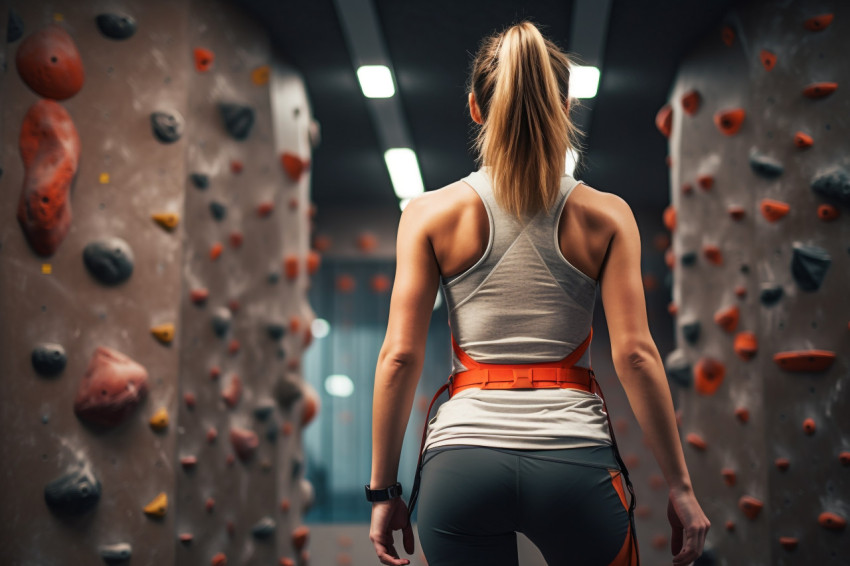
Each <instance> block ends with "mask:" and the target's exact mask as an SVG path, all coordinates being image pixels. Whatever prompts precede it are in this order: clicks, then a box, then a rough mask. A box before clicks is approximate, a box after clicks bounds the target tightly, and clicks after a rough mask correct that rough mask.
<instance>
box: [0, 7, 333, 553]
mask: <svg viewBox="0 0 850 566" xmlns="http://www.w3.org/2000/svg"><path fill="white" fill-rule="evenodd" d="M0 7H2V14H3V20H2V21H0V24H3V25H2V34H3V38H4V40H3V42H2V44H3V46H4V48H5V51H4V55H3V56H4V60H5V61H6V62H7V65H6V68H5V73H3V75H2V83H0V96H2V103H3V104H2V107H0V108H1V110H0V124H2V130H0V133H2V145H0V150H2V151H0V167H2V176H1V177H0V185H2V190H0V195H1V196H0V199H2V201H0V212H2V214H4V215H5V220H4V221H3V222H0V262H2V268H0V289H2V293H0V316H2V317H3V320H4V322H5V323H6V324H4V325H2V328H0V349H2V350H1V351H0V371H2V375H3V376H4V382H3V383H4V386H5V388H4V393H3V402H2V403H0V423H2V427H3V431H4V432H3V435H2V440H0V455H2V458H3V461H4V470H5V479H6V481H7V483H8V485H10V486H14V487H13V488H12V489H7V490H4V493H3V495H2V497H0V508H2V510H3V514H4V516H5V517H6V518H7V519H6V520H5V522H4V528H3V530H2V534H0V556H2V557H3V559H4V563H10V564H90V563H99V562H104V561H105V562H107V563H116V564H117V563H126V562H128V561H130V560H131V561H132V563H138V564H154V563H155V564H219V565H221V564H224V563H225V562H228V563H231V564H234V563H235V564H260V563H271V562H275V563H280V564H295V563H300V564H304V563H306V561H307V559H308V554H307V550H306V544H307V539H308V536H309V531H308V530H307V529H306V528H305V527H302V526H301V517H302V514H303V511H304V509H305V508H306V507H307V506H309V504H310V498H311V486H310V485H309V483H307V482H306V481H305V480H303V469H302V468H303V455H302V454H301V452H300V438H301V430H302V427H303V426H304V425H306V424H308V423H309V422H310V420H311V418H312V416H313V415H315V413H316V411H317V410H318V403H317V401H316V396H315V395H314V394H313V392H312V390H311V389H310V388H309V387H308V386H306V385H305V384H304V382H303V379H302V377H301V371H300V364H299V360H300V358H301V355H302V352H303V350H304V349H305V348H306V347H307V346H308V345H309V342H310V337H309V334H308V332H307V329H308V328H309V322H310V320H311V318H312V316H313V314H312V311H311V310H310V307H309V305H308V304H307V301H306V288H307V285H308V283H309V272H310V271H314V270H315V269H316V267H317V266H318V256H317V255H316V254H315V253H308V252H309V250H308V241H309V224H310V220H309V217H310V215H311V213H312V211H311V206H310V202H309V163H310V155H311V151H312V145H313V144H315V143H317V142H318V127H317V124H315V122H313V120H312V117H311V112H310V108H309V103H308V100H307V96H306V92H305V90H304V87H303V82H302V81H301V79H300V78H299V77H298V75H297V74H296V73H294V71H293V70H292V69H290V68H288V67H286V66H284V65H282V64H280V63H279V62H278V59H277V58H276V57H275V56H274V55H273V54H272V52H271V48H270V46H269V41H268V37H267V34H266V32H265V31H264V30H263V28H262V27H261V26H260V25H259V24H257V23H256V22H254V21H252V20H250V19H248V18H246V17H245V16H244V15H243V14H241V13H239V11H238V10H237V9H236V8H234V6H233V5H231V3H230V2H225V1H223V0H221V1H218V0H217V1H214V2H210V1H204V2H200V1H197V2H194V3H193V2H189V1H186V2H169V1H166V0H156V1H147V2H142V1H141V0H135V1H133V0H125V1H120V2H112V3H110V4H109V7H108V10H109V11H108V12H107V11H105V10H104V6H101V5H95V4H94V3H87V2H73V1H71V0H57V1H55V2H50V3H46V2H34V3H33V2H23V1H18V0H13V1H11V2H5V3H2V4H0ZM7 23H8V25H6V24H7Z"/></svg>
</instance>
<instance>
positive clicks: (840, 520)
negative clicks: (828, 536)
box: [818, 512, 847, 531]
mask: <svg viewBox="0 0 850 566" xmlns="http://www.w3.org/2000/svg"><path fill="white" fill-rule="evenodd" d="M818 524H819V525H820V526H821V527H823V528H825V529H829V530H831V531H843V530H844V527H846V526H847V520H846V519H844V517H842V516H841V515H838V514H837V513H830V512H824V513H821V514H820V515H818Z"/></svg>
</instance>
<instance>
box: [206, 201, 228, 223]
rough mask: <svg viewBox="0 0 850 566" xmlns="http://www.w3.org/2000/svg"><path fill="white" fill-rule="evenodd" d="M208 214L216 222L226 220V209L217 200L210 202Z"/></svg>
mask: <svg viewBox="0 0 850 566" xmlns="http://www.w3.org/2000/svg"><path fill="white" fill-rule="evenodd" d="M210 214H212V217H213V218H214V219H215V220H216V221H218V222H221V221H222V220H224V219H225V218H227V207H226V206H225V205H224V204H222V203H221V202H219V201H217V200H213V201H210Z"/></svg>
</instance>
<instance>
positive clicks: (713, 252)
mask: <svg viewBox="0 0 850 566" xmlns="http://www.w3.org/2000/svg"><path fill="white" fill-rule="evenodd" d="M702 253H703V255H704V256H705V259H707V260H708V261H710V262H711V263H713V264H714V265H723V252H721V251H720V248H719V247H717V246H715V245H714V244H706V245H704V246H703V247H702Z"/></svg>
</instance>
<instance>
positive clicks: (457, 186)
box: [404, 181, 480, 224]
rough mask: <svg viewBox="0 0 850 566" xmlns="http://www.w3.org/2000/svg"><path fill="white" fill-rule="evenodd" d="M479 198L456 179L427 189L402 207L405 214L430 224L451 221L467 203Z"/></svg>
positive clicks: (473, 202)
mask: <svg viewBox="0 0 850 566" xmlns="http://www.w3.org/2000/svg"><path fill="white" fill-rule="evenodd" d="M476 201H479V202H480V199H479V198H478V196H477V195H476V194H475V191H474V190H473V189H472V187H470V186H469V185H467V184H466V183H464V182H463V181H456V182H454V183H451V184H449V185H446V186H445V187H441V188H439V189H434V190H432V191H427V192H425V193H423V194H421V195H419V196H417V197H416V198H414V199H413V200H411V201H410V202H409V203H408V205H407V207H406V208H405V209H404V211H405V214H406V215H408V216H414V217H415V218H416V219H417V221H420V222H423V223H426V224H432V223H438V224H439V223H444V222H452V221H453V220H455V219H456V218H457V217H458V216H459V215H461V214H463V211H464V209H465V208H467V205H471V204H475V203H476Z"/></svg>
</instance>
